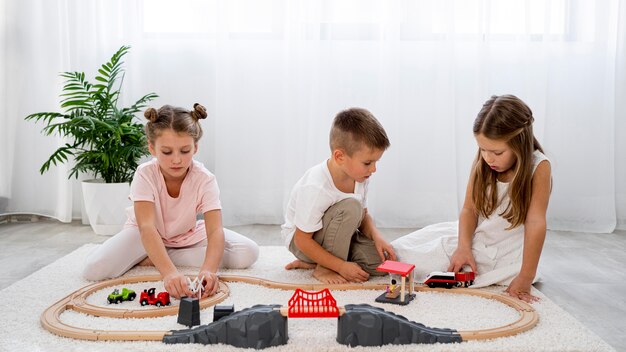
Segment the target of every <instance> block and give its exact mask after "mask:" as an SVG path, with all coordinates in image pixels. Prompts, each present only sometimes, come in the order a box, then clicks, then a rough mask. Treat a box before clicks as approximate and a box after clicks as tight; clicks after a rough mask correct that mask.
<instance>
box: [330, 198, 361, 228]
mask: <svg viewBox="0 0 626 352" xmlns="http://www.w3.org/2000/svg"><path fill="white" fill-rule="evenodd" d="M334 206H337V207H338V208H340V209H341V211H342V213H343V214H344V217H346V218H352V219H354V220H355V221H357V222H360V221H361V218H362V217H363V205H361V202H360V201H358V200H357V199H354V198H346V199H343V200H341V201H339V202H337V203H335V205H334Z"/></svg>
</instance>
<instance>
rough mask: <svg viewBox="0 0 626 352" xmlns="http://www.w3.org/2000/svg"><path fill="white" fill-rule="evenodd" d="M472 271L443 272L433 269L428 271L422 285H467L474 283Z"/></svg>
mask: <svg viewBox="0 0 626 352" xmlns="http://www.w3.org/2000/svg"><path fill="white" fill-rule="evenodd" d="M474 277H475V275H474V272H473V271H467V272H458V273H453V272H451V271H448V272H443V271H433V272H432V273H430V274H429V275H428V276H427V277H426V280H424V285H428V287H430V288H433V287H445V288H452V287H454V286H463V285H465V287H468V286H470V285H473V284H474Z"/></svg>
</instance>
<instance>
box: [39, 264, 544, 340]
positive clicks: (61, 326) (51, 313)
mask: <svg viewBox="0 0 626 352" xmlns="http://www.w3.org/2000/svg"><path fill="white" fill-rule="evenodd" d="M160 280H161V277H160V276H159V275H146V276H134V277H123V278H118V279H111V280H106V281H102V282H97V283H94V284H91V285H88V286H85V287H83V288H81V289H78V290H76V291H75V292H73V293H71V294H69V295H67V296H66V297H64V298H62V299H61V300H59V301H58V302H56V303H54V304H53V305H51V306H50V307H48V308H47V309H46V310H45V311H44V312H43V313H42V314H41V319H40V321H41V325H42V327H44V328H45V329H46V330H48V331H50V332H52V333H53V334H56V335H59V336H65V337H71V338H74V339H81V340H123V341H141V340H158V341H160V340H162V339H163V336H165V335H166V334H169V332H168V331H111V330H95V329H83V328H78V327H74V326H70V325H68V324H65V323H63V322H62V321H61V320H60V319H59V318H60V315H61V313H63V312H64V311H65V310H67V309H71V310H75V311H79V312H83V313H86V314H91V315H96V316H106V317H119V318H128V317H133V318H140V317H158V316H165V315H174V314H177V313H178V306H172V307H161V308H155V309H140V310H129V309H115V308H108V307H98V306H94V305H91V304H89V303H87V301H86V298H87V296H89V295H91V294H92V293H94V292H96V291H98V290H101V289H103V288H106V287H110V286H116V285H124V284H129V283H137V282H151V281H160ZM225 282H241V283H247V284H251V285H259V286H263V287H267V288H272V289H281V290H295V289H296V288H300V289H303V290H309V291H319V290H322V289H324V288H328V289H331V290H339V291H342V290H384V289H385V287H386V285H385V284H339V285H326V284H322V283H318V284H290V283H285V282H276V281H270V280H264V279H259V278H255V277H249V276H238V275H220V288H219V292H218V293H217V294H216V295H214V296H212V297H208V298H204V299H202V300H200V308H201V309H203V308H207V307H210V306H212V305H215V304H218V303H220V302H222V301H223V300H224V299H226V297H228V295H229V294H230V289H229V288H228V285H226V284H225ZM414 290H415V291H428V292H433V291H439V292H443V293H453V294H465V295H472V296H479V297H483V298H487V299H493V300H496V301H499V302H501V303H503V304H506V305H507V306H509V307H511V308H513V309H515V310H517V311H518V312H519V314H520V317H519V319H518V320H516V321H515V322H513V323H510V324H507V325H504V326H501V327H496V328H491V329H483V330H467V331H459V334H460V335H461V338H462V339H463V341H468V340H485V339H493V338H497V337H504V336H512V335H516V334H519V333H521V332H524V331H527V330H530V329H532V328H533V327H535V325H537V323H538V322H539V315H538V314H537V312H536V311H535V309H534V308H533V307H532V306H531V305H530V304H528V303H526V302H524V301H520V300H518V299H515V298H513V297H510V296H507V295H504V294H500V293H493V292H486V291H480V290H477V289H471V288H454V289H443V288H428V287H425V286H423V287H415V288H414ZM285 309H286V308H285ZM340 310H343V308H340ZM281 312H282V308H281Z"/></svg>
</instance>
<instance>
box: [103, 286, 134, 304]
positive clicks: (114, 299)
mask: <svg viewBox="0 0 626 352" xmlns="http://www.w3.org/2000/svg"><path fill="white" fill-rule="evenodd" d="M135 297H137V294H136V293H135V291H133V290H129V289H127V288H123V289H122V293H120V290H118V289H115V290H113V292H111V293H110V294H109V297H107V301H108V302H109V304H111V303H115V304H118V303H120V302H122V301H132V300H134V299H135Z"/></svg>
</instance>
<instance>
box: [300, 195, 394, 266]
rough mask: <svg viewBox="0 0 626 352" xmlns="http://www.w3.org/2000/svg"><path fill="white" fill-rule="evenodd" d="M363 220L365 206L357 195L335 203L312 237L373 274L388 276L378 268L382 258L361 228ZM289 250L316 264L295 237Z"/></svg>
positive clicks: (329, 250)
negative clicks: (299, 245) (297, 243)
mask: <svg viewBox="0 0 626 352" xmlns="http://www.w3.org/2000/svg"><path fill="white" fill-rule="evenodd" d="M361 219H363V207H361V203H360V202H359V201H358V200H356V199H354V198H347V199H344V200H342V201H340V202H337V203H335V204H334V205H332V206H331V207H330V208H328V210H326V212H325V213H324V217H323V218H322V226H323V227H322V228H321V229H320V230H318V231H316V232H315V233H314V234H313V240H314V241H315V242H317V243H319V245H320V246H322V248H324V249H325V250H326V251H328V252H329V253H331V254H332V255H334V256H335V257H337V258H339V259H342V260H346V261H350V262H355V263H357V264H359V266H361V268H363V270H365V271H366V272H367V273H369V274H370V275H385V274H386V273H384V272H381V271H377V270H376V267H378V266H379V265H380V264H381V263H382V261H381V259H380V256H379V255H378V253H377V252H376V247H375V246H374V241H372V240H371V239H369V238H368V237H366V236H365V235H364V234H362V233H361V231H359V230H358V228H359V226H360V225H361ZM289 250H290V251H291V253H293V254H294V255H295V256H296V258H298V259H300V260H302V261H304V262H307V263H314V261H313V260H311V259H310V258H309V257H307V256H306V254H304V253H303V252H302V251H301V250H300V249H299V248H298V247H296V245H295V243H294V240H293V239H292V240H291V243H290V244H289Z"/></svg>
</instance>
